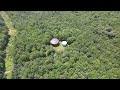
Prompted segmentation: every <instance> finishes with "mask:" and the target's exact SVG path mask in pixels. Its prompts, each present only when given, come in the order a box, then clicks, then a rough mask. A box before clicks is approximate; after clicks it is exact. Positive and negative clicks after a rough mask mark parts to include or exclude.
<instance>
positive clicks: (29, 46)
mask: <svg viewBox="0 0 120 90" xmlns="http://www.w3.org/2000/svg"><path fill="white" fill-rule="evenodd" d="M6 13H7V14H8V16H9V17H10V19H11V21H12V23H13V26H14V28H15V29H16V30H17V31H16V32H17V35H16V36H15V38H14V50H13V51H12V52H11V55H12V57H13V63H14V69H13V71H12V79H103V78H105V79H106V78H107V79H113V78H119V79H120V12H119V11H6ZM0 22H1V21H0ZM0 26H2V24H1V23H0ZM0 28H2V27H0ZM0 30H2V31H3V30H4V29H0ZM0 34H2V33H1V32H0ZM5 35H6V34H2V35H0V38H5ZM52 38H58V39H59V41H67V46H66V47H64V51H56V50H55V49H53V46H52V45H51V44H50V40H51V39H52ZM0 40H1V39H0ZM2 40H3V39H2ZM2 52H3V50H2ZM0 53H1V51H0ZM0 58H1V54H0ZM0 60H1V59H0ZM0 65H1V64H0Z"/></svg>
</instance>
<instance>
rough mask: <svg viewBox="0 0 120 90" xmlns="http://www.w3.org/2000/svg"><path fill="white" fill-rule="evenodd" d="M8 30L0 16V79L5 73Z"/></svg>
mask: <svg viewBox="0 0 120 90" xmlns="http://www.w3.org/2000/svg"><path fill="white" fill-rule="evenodd" d="M8 38H9V35H8V29H7V27H6V26H5V22H4V20H3V18H2V17H1V15H0V79H2V78H3V75H4V71H5V63H4V58H5V48H6V45H7V43H8Z"/></svg>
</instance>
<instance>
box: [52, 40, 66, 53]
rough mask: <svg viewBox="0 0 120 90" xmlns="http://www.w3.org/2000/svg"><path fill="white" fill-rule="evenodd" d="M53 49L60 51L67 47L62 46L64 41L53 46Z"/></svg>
mask: <svg viewBox="0 0 120 90" xmlns="http://www.w3.org/2000/svg"><path fill="white" fill-rule="evenodd" d="M53 49H54V50H55V51H57V52H59V51H64V49H65V48H64V47H63V46H62V43H61V42H60V44H59V46H57V47H53Z"/></svg>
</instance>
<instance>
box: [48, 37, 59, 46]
mask: <svg viewBox="0 0 120 90" xmlns="http://www.w3.org/2000/svg"><path fill="white" fill-rule="evenodd" d="M50 43H51V44H52V45H53V46H58V45H59V40H58V39H57V38H53V39H52V40H51V41H50Z"/></svg>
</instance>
